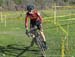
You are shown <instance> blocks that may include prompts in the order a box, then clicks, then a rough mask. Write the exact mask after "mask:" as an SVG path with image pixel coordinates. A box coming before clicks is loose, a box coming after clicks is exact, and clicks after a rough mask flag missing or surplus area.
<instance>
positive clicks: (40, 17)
mask: <svg viewBox="0 0 75 57" xmlns="http://www.w3.org/2000/svg"><path fill="white" fill-rule="evenodd" d="M37 14H38V17H39V19H40V21H41V23H42V21H43V19H42V16H41V15H40V13H39V12H38V13H37Z"/></svg>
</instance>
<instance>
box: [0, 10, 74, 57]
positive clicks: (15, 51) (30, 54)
mask: <svg viewBox="0 0 75 57" xmlns="http://www.w3.org/2000/svg"><path fill="white" fill-rule="evenodd" d="M0 13H1V12H0ZM19 13H20V14H19ZM41 13H42V15H43V17H44V18H45V17H46V18H45V19H44V22H43V29H44V33H45V36H46V40H47V44H48V50H47V51H46V55H47V57H62V56H63V55H62V50H64V54H65V56H64V57H75V39H74V37H75V19H74V18H75V10H74V9H70V10H57V16H58V17H56V18H57V20H56V21H57V24H54V21H53V20H54V11H53V10H51V11H49V10H48V11H41ZM69 13H71V14H69ZM3 15H6V27H5V23H4V22H5V21H4V20H5V17H4V16H3V17H2V18H3V22H1V21H0V57H17V56H19V57H39V55H40V50H39V48H38V47H37V46H36V45H34V46H33V47H31V48H29V49H28V48H27V47H28V46H29V45H30V43H31V40H32V39H31V38H28V37H27V36H26V35H25V27H24V17H25V15H24V12H11V11H10V12H3ZM63 15H65V16H63ZM60 16H62V17H60ZM48 17H51V18H48ZM58 23H59V24H60V25H58ZM61 28H64V30H65V31H66V32H67V33H68V37H67V38H68V41H67V39H65V36H66V34H65V33H64V32H63V30H62V29H61ZM62 40H64V48H62V44H63V41H62Z"/></svg>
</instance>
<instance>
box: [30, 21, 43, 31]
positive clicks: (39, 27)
mask: <svg viewBox="0 0 75 57" xmlns="http://www.w3.org/2000/svg"><path fill="white" fill-rule="evenodd" d="M35 26H37V28H38V29H39V30H41V27H42V25H41V22H40V21H34V20H30V28H34V27H35Z"/></svg>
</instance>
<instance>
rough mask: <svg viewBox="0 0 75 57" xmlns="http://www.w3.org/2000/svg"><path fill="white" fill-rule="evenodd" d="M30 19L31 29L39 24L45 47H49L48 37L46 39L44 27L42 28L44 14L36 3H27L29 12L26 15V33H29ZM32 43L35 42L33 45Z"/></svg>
mask: <svg viewBox="0 0 75 57" xmlns="http://www.w3.org/2000/svg"><path fill="white" fill-rule="evenodd" d="M28 19H30V29H32V28H34V27H35V26H37V28H38V30H39V31H40V34H41V35H42V38H43V42H44V44H45V48H46V49H47V45H46V39H45V35H44V33H43V29H42V16H41V15H40V13H39V12H38V11H37V10H36V9H35V7H34V5H27V13H26V17H25V28H26V34H28ZM33 41H34V40H33ZM32 45H33V44H32V43H31V46H32Z"/></svg>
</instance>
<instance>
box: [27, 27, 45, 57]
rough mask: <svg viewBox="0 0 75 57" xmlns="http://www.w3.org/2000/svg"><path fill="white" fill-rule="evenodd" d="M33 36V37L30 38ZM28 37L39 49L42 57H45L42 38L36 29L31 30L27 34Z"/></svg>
mask: <svg viewBox="0 0 75 57" xmlns="http://www.w3.org/2000/svg"><path fill="white" fill-rule="evenodd" d="M32 35H34V37H32ZM28 36H29V37H32V38H34V39H35V43H36V44H37V46H38V47H39V48H40V51H41V55H42V57H46V53H45V48H44V46H45V44H44V43H43V38H42V36H41V34H40V32H39V30H38V29H37V28H33V29H32V30H31V31H29V32H28Z"/></svg>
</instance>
